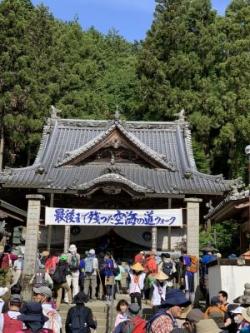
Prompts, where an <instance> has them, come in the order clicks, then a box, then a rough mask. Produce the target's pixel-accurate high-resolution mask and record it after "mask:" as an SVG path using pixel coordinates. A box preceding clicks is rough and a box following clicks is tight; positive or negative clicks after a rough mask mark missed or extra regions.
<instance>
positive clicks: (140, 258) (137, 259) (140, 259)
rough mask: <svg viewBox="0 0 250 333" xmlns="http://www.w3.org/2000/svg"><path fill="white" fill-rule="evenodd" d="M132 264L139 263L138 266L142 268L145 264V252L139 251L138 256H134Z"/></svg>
mask: <svg viewBox="0 0 250 333" xmlns="http://www.w3.org/2000/svg"><path fill="white" fill-rule="evenodd" d="M134 262H135V264H136V263H139V264H142V266H143V265H144V264H145V252H144V251H140V252H139V253H138V254H136V256H135V260H134Z"/></svg>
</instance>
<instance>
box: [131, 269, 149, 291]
mask: <svg viewBox="0 0 250 333" xmlns="http://www.w3.org/2000/svg"><path fill="white" fill-rule="evenodd" d="M129 276H130V284H129V293H130V294H132V293H141V291H142V289H143V288H144V280H145V277H146V274H145V273H144V272H143V273H141V274H139V275H134V274H132V273H129ZM137 277H138V282H135V279H136V278H137Z"/></svg>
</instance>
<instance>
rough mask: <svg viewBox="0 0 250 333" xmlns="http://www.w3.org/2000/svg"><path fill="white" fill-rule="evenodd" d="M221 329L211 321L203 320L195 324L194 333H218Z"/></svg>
mask: <svg viewBox="0 0 250 333" xmlns="http://www.w3.org/2000/svg"><path fill="white" fill-rule="evenodd" d="M220 332H222V331H221V329H220V328H219V327H218V326H217V325H216V323H215V321H214V320H213V319H203V320H200V321H198V323H197V324H196V333H220Z"/></svg>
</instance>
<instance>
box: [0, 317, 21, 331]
mask: <svg viewBox="0 0 250 333" xmlns="http://www.w3.org/2000/svg"><path fill="white" fill-rule="evenodd" d="M3 318H4V324H3V331H2V333H11V332H18V331H20V330H22V328H23V322H22V321H21V320H17V319H13V318H11V317H10V316H9V315H8V313H4V314H3Z"/></svg>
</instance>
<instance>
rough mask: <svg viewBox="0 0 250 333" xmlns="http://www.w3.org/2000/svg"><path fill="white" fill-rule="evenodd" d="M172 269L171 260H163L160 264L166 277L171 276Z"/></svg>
mask: <svg viewBox="0 0 250 333" xmlns="http://www.w3.org/2000/svg"><path fill="white" fill-rule="evenodd" d="M172 270H173V263H172V262H171V261H169V262H163V265H162V271H163V273H165V274H166V275H167V276H168V277H171V275H172Z"/></svg>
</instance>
